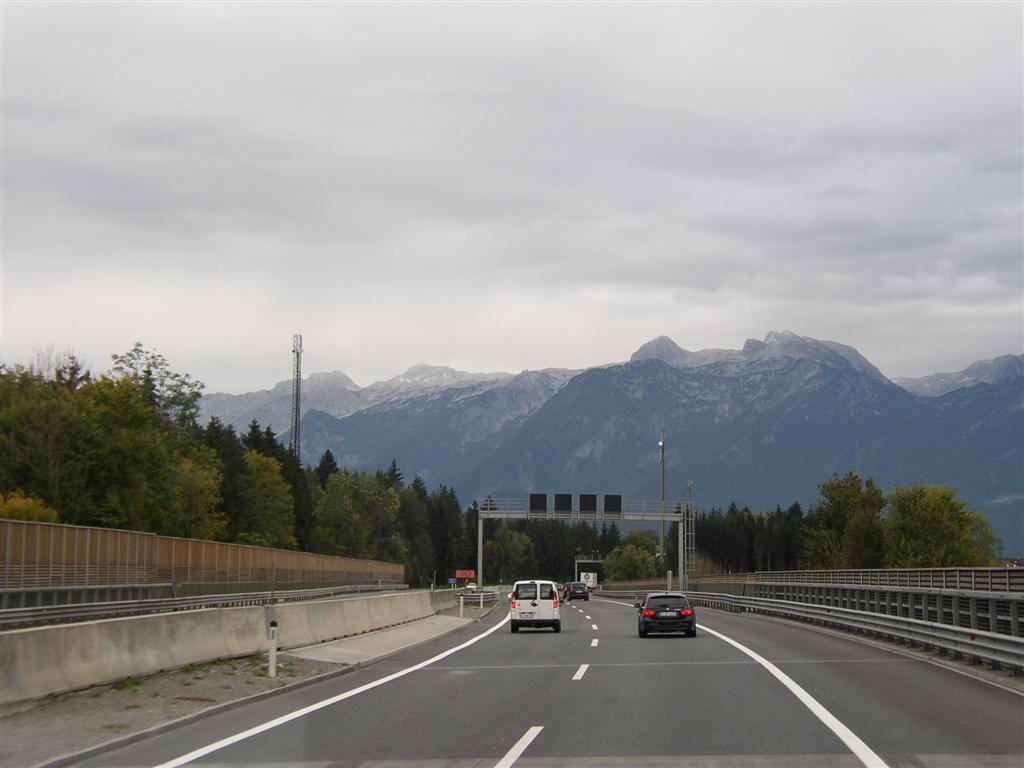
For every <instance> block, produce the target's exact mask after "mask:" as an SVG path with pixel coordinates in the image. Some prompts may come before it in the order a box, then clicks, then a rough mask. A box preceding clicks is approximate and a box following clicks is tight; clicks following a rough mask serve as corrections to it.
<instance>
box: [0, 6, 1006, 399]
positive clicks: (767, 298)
mask: <svg viewBox="0 0 1024 768" xmlns="http://www.w3.org/2000/svg"><path fill="white" fill-rule="evenodd" d="M1022 7H1024V6H1022V4H1021V3H1019V2H1009V3H990V4H983V3H977V2H971V3H964V4H957V3H941V4H939V3H937V4H922V3H905V4H893V3H850V4H804V3H785V4H783V3H779V4H772V3H756V4H738V3H737V4H725V3H707V4H693V3H690V4H673V3H658V4H643V5H641V4H635V3H634V4H622V5H619V4H590V3H565V4H557V3H529V4H526V3H521V4H474V3H461V4H454V3H452V4H447V3H431V4H398V3H395V4H381V3H374V4H343V3H308V4H298V3H281V4H276V3H258V4H257V3H212V2H193V3H163V4H142V3H123V4H122V3H88V2H80V3H45V2H31V3H25V4H22V3H16V2H9V1H6V2H3V4H2V11H0V13H2V18H0V23H2V68H3V69H2V163H3V168H2V174H3V176H2V215H3V218H2V231H0V235H2V249H3V250H2V266H0V269H2V307H0V315H2V332H0V341H2V349H0V353H2V359H3V362H5V363H8V364H11V363H17V362H21V363H27V362H31V361H32V360H33V359H34V358H35V356H36V355H37V353H38V352H40V351H45V350H47V349H53V350H55V351H56V352H65V351H71V352H74V353H76V354H77V355H78V356H79V357H80V358H82V359H84V360H85V361H86V362H87V363H88V364H89V365H90V367H91V368H92V369H93V370H94V372H99V371H103V370H106V369H108V368H109V364H110V355H111V354H112V353H115V352H123V351H126V350H127V349H129V348H130V347H131V345H132V344H133V342H135V341H141V342H142V343H143V344H144V345H145V346H147V347H149V348H156V349H157V350H158V351H159V352H161V353H162V354H164V355H165V356H166V357H167V358H168V360H169V361H170V363H171V366H172V367H173V368H174V369H175V370H178V371H181V372H187V373H189V374H191V375H192V376H193V377H194V378H197V379H199V380H200V381H203V382H204V383H205V384H206V388H207V391H208V392H215V391H229V392H245V391H252V390H256V389H265V388H268V387H270V386H272V385H273V384H274V383H275V382H277V381H281V380H284V379H287V378H289V376H290V375H291V338H292V334H293V333H302V334H303V336H304V345H305V355H304V358H303V368H304V371H306V372H312V371H328V370H342V371H344V372H346V373H347V374H349V375H350V376H351V377H352V378H353V379H354V380H355V381H356V382H357V383H359V384H361V385H368V384H370V383H372V382H373V381H376V380H380V379H386V378H390V377H392V376H394V375H396V374H398V373H400V372H402V371H404V370H405V369H407V368H408V367H410V366H411V365H413V364H416V363H421V362H425V363H432V364H437V365H451V366H454V367H456V368H459V369H461V370H469V371H494V370H503V371H510V372H518V371H520V370H523V369H526V368H531V369H536V368H544V367H549V366H557V367H573V368H577V367H584V366H588V365H597V364H603V363H609V362H614V361H619V360H625V359H627V358H628V357H629V355H630V354H631V353H632V352H633V351H634V350H635V349H636V348H637V347H639V346H640V345H641V344H643V343H644V342H646V341H649V340H650V339H651V338H653V337H655V336H658V335H662V334H664V335H667V336H670V337H671V338H673V339H674V340H675V341H676V342H677V343H678V344H679V345H680V346H682V347H684V348H686V349H701V348H705V347H726V348H735V347H739V346H741V345H742V344H743V342H744V340H745V339H747V338H749V337H756V338H763V337H764V336H765V334H766V333H767V332H768V331H770V330H778V331H781V330H791V331H793V332H795V333H797V334H800V335H803V336H813V337H815V338H819V339H831V340H834V341H838V342H842V343H845V344H850V345H852V346H854V347H856V348H857V349H858V350H859V351H860V352H861V353H862V354H863V355H864V356H865V357H867V358H868V359H869V360H870V361H871V362H872V363H874V364H875V365H877V366H878V367H879V368H880V369H881V370H882V372H883V373H885V374H886V375H888V376H919V375H924V374H928V373H934V372H936V371H947V370H959V369H962V368H964V367H966V366H967V365H968V364H970V363H971V362H974V361H975V360H980V359H988V358H992V357H995V356H998V355H1001V354H1007V353H1014V354H1019V353H1021V352H1022V351H1024V267H1022V263H1024V217H1022V191H1024V159H1022V142H1024V139H1022V136H1024V118H1022V115H1024V105H1022V93H1024V84H1022V71H1024V62H1022V37H1024V34H1022V28H1024V21H1022Z"/></svg>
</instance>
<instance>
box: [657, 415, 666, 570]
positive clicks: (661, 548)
mask: <svg viewBox="0 0 1024 768" xmlns="http://www.w3.org/2000/svg"><path fill="white" fill-rule="evenodd" d="M658 463H659V464H661V540H660V542H659V545H658V552H659V554H660V555H661V559H662V560H663V561H664V559H665V430H661V437H660V438H659V439H658Z"/></svg>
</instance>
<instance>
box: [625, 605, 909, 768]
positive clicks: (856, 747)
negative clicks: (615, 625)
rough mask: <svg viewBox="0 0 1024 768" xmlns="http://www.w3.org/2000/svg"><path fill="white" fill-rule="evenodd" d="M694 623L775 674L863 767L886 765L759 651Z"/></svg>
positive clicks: (705, 626)
mask: <svg viewBox="0 0 1024 768" xmlns="http://www.w3.org/2000/svg"><path fill="white" fill-rule="evenodd" d="M605 602H608V603H616V604H617V605H625V606H627V607H629V608H632V607H633V606H632V605H630V604H629V603H621V602H619V601H618V600H605ZM697 626H698V627H700V628H701V629H703V630H704V631H705V632H709V633H710V634H712V635H714V636H715V637H717V638H718V639H719V640H724V641H725V642H727V643H729V644H730V645H732V646H734V647H735V648H736V649H737V650H739V651H742V652H743V653H745V654H746V655H747V656H749V657H750V658H752V659H753V660H754V661H756V662H757V663H758V664H760V665H761V666H762V667H764V668H765V669H767V670H768V671H769V672H770V673H771V674H772V676H773V677H775V679H776V680H778V681H779V682H780V683H782V684H783V685H784V686H786V688H788V689H789V691H790V693H792V694H793V695H794V696H796V697H797V698H798V699H799V700H800V703H802V704H803V705H804V706H805V707H807V708H808V709H809V710H811V712H812V713H813V714H814V715H815V717H817V718H818V719H819V720H821V722H823V723H824V724H825V725H826V727H828V729H829V730H830V731H832V733H834V734H835V735H836V736H838V737H839V738H840V740H841V741H842V742H843V743H844V744H845V745H846V746H847V748H848V749H849V750H850V751H851V752H853V754H855V755H856V756H857V758H858V759H859V760H860V761H861V762H862V763H864V765H865V766H867V768H889V766H888V764H886V762H885V761H884V760H883V759H882V758H881V757H879V756H878V755H876V754H875V753H874V751H873V750H872V749H871V747H869V746H868V745H867V744H865V743H864V742H863V741H861V740H860V738H859V737H858V736H857V735H856V734H855V733H854V732H853V731H851V730H850V729H849V728H847V727H846V726H845V725H843V724H842V723H841V722H839V720H838V719H837V718H836V717H835V715H833V714H832V713H831V712H829V711H828V710H827V709H825V707H823V706H822V705H821V704H820V703H818V700H817V699H815V698H814V697H813V696H811V694H809V693H808V692H807V691H805V690H804V689H803V688H801V687H800V686H799V685H798V684H797V683H796V681H794V680H793V679H792V678H791V677H790V676H789V675H787V674H786V673H785V672H783V671H782V670H781V669H779V668H778V667H776V666H775V665H774V664H772V663H771V662H770V661H768V659H766V658H764V657H763V656H761V655H759V654H758V653H756V652H755V651H752V650H750V649H749V648H747V647H746V646H745V645H743V644H741V643H738V642H736V641H735V640H733V639H732V638H731V637H726V636H725V635H723V634H722V633H721V632H716V631H715V630H713V629H711V628H709V627H708V626H707V625H706V624H698V625H697Z"/></svg>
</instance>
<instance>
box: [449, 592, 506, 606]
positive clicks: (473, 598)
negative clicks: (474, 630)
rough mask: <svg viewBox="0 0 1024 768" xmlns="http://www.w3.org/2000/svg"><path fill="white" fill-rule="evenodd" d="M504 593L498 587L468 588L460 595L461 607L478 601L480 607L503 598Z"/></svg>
mask: <svg viewBox="0 0 1024 768" xmlns="http://www.w3.org/2000/svg"><path fill="white" fill-rule="evenodd" d="M503 594H504V593H503V592H501V591H500V590H498V589H475V590H466V591H464V592H462V593H461V594H460V595H459V609H460V610H461V609H462V606H464V605H472V604H473V603H478V604H479V607H480V608H483V607H484V603H494V602H497V601H498V600H500V599H501V597H502V595H503Z"/></svg>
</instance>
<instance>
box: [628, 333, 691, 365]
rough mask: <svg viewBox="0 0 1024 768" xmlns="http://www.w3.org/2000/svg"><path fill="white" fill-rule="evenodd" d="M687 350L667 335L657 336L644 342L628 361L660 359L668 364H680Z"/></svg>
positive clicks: (682, 362) (685, 356)
mask: <svg viewBox="0 0 1024 768" xmlns="http://www.w3.org/2000/svg"><path fill="white" fill-rule="evenodd" d="M688 354H689V353H688V352H687V351H686V350H685V349H683V348H682V347H680V346H679V345H678V344H676V343H675V342H674V341H672V339H670V338H669V337H668V336H658V337H657V338H656V339H651V340H650V341H648V342H647V343H646V344H644V345H643V346H642V347H640V349H638V350H637V351H636V352H634V353H633V354H632V355H631V356H630V358H629V362H631V363H635V362H638V361H640V360H662V361H664V362H666V363H668V364H669V365H675V366H680V365H683V364H685V361H686V358H687V356H688Z"/></svg>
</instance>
